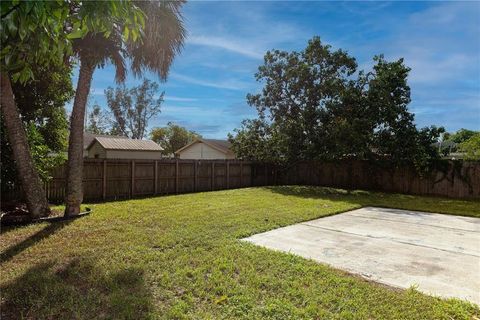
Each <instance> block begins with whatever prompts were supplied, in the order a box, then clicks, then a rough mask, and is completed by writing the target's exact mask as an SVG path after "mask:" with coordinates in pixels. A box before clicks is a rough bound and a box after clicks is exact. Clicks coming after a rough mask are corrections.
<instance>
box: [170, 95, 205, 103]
mask: <svg viewBox="0 0 480 320" xmlns="http://www.w3.org/2000/svg"><path fill="white" fill-rule="evenodd" d="M164 99H165V101H179V102H193V101H197V100H198V99H196V98H185V97H176V96H170V95H167V94H166V95H165V97H164Z"/></svg>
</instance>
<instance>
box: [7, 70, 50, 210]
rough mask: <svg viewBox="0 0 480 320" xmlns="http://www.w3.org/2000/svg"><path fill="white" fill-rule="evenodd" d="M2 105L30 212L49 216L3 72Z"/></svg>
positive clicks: (8, 79) (9, 87) (9, 84)
mask: <svg viewBox="0 0 480 320" xmlns="http://www.w3.org/2000/svg"><path fill="white" fill-rule="evenodd" d="M0 105H1V107H2V114H3V118H4V121H5V127H6V128H7V132H8V139H9V141H10V144H11V145H12V151H13V158H14V159H15V166H16V169H17V174H18V178H19V181H20V183H21V185H22V188H23V190H24V192H25V200H26V202H27V207H28V211H29V212H30V215H31V217H32V218H39V217H42V216H47V215H48V214H49V213H50V208H49V207H48V201H47V197H46V195H45V190H44V188H43V184H42V181H41V180H40V176H39V175H38V173H37V170H36V169H35V166H34V165H33V159H32V156H31V154H30V148H29V146H28V141H27V135H26V134H25V130H24V128H23V122H22V120H21V119H20V113H19V111H18V109H17V106H16V104H15V98H14V96H13V90H12V84H11V83H10V78H9V77H8V75H7V74H5V73H3V72H2V74H1V94H0Z"/></svg>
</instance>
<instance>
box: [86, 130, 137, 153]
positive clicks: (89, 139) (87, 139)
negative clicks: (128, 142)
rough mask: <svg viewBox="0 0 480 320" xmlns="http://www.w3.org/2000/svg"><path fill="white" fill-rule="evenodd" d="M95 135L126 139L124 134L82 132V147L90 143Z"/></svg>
mask: <svg viewBox="0 0 480 320" xmlns="http://www.w3.org/2000/svg"><path fill="white" fill-rule="evenodd" d="M97 137H105V138H116V139H128V137H125V136H114V135H107V134H94V133H90V132H84V133H83V149H87V148H88V146H89V145H90V144H91V143H92V141H93V140H95V138H97Z"/></svg>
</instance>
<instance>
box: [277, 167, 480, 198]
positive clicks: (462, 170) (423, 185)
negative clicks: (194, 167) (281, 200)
mask: <svg viewBox="0 0 480 320" xmlns="http://www.w3.org/2000/svg"><path fill="white" fill-rule="evenodd" d="M276 183H278V184H283V185H314V186H328V187H336V188H345V189H363V190H377V191H383V192H395V193H405V194H417V195H431V196H443V197H450V198H462V199H480V161H446V160H440V161H438V162H436V163H435V169H433V170H432V171H431V172H430V173H428V174H425V175H424V176H420V175H419V174H418V172H417V171H416V170H415V168H414V167H413V166H408V165H405V166H399V167H397V166H394V165H393V164H392V163H389V162H386V161H383V162H375V161H368V160H338V161H301V162H298V163H296V164H294V165H292V166H290V167H288V168H285V169H284V170H280V171H278V177H277V179H276Z"/></svg>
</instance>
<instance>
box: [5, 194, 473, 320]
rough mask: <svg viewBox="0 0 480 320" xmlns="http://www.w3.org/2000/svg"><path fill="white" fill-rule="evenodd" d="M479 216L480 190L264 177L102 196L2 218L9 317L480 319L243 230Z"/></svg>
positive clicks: (462, 306) (459, 306)
mask: <svg viewBox="0 0 480 320" xmlns="http://www.w3.org/2000/svg"><path fill="white" fill-rule="evenodd" d="M366 205H369V206H386V207H394V208H403V209H412V210H420V211H432V212H439V213H450V214H458V215H468V216H477V217H480V202H478V201H459V200H450V199H443V198H433V197H432V198H428V197H415V196H407V195H387V194H381V193H369V192H364V191H355V192H346V191H343V190H334V189H327V188H315V187H264V188H247V189H237V190H228V191H217V192H208V193H197V194H187V195H177V196H165V197H155V198H148V199H137V200H129V201H117V202H109V203H104V204H95V205H92V206H91V207H92V208H93V213H92V214H90V215H89V216H87V217H83V218H80V219H77V220H74V221H70V222H63V223H52V224H49V223H42V224H35V225H30V226H25V227H21V228H11V229H7V228H4V229H3V230H2V231H3V232H2V234H1V241H0V252H1V253H2V256H1V260H0V264H1V267H0V272H1V275H0V290H1V313H2V317H1V318H2V319H18V318H26V319H91V318H100V319H102V318H104V319H144V318H165V319H219V318H224V319H225V318H226V319H233V318H235V319H238V318H244V319H262V318H263V319H301V318H304V319H331V318H335V319H385V318H389V319H476V318H478V317H480V309H479V308H478V307H476V306H473V305H472V304H469V303H466V302H462V301H459V300H455V299H449V300H444V299H439V298H435V297H431V296H427V295H424V294H421V293H419V292H418V291H416V290H415V289H414V288H412V289H409V290H399V289H392V288H389V287H386V286H382V285H378V284H375V283H372V282H368V281H365V280H363V279H361V278H359V277H356V276H352V275H349V274H346V273H344V272H342V271H339V270H336V269H333V268H331V267H328V266H325V265H321V264H318V263H315V262H313V261H310V260H306V259H303V258H300V257H297V256H294V255H290V254H285V253H280V252H275V251H271V250H267V249H264V248H261V247H257V246H254V245H252V244H248V243H245V242H241V241H239V240H238V239H240V238H243V237H247V236H249V235H252V234H255V233H259V232H263V231H266V230H270V229H274V228H278V227H280V226H286V225H290V224H293V223H297V222H300V221H304V220H310V219H314V218H318V217H321V216H326V215H331V214H335V213H339V212H343V211H346V210H351V209H354V208H359V207H361V206H366Z"/></svg>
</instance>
